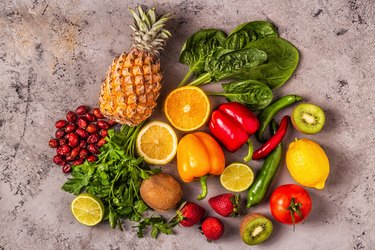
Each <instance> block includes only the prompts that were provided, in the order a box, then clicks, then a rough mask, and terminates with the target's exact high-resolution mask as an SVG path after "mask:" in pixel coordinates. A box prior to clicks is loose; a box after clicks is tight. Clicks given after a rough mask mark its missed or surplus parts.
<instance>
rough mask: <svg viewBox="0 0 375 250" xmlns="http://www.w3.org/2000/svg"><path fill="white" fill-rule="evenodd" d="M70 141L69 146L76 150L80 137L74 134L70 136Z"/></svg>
mask: <svg viewBox="0 0 375 250" xmlns="http://www.w3.org/2000/svg"><path fill="white" fill-rule="evenodd" d="M68 141H69V146H71V147H72V148H74V147H75V146H77V145H78V143H79V138H78V135H77V134H74V133H72V134H70V135H69V136H68Z"/></svg>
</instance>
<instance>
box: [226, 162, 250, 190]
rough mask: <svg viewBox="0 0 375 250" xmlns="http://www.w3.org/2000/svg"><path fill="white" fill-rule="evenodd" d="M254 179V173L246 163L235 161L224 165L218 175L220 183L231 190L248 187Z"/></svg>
mask: <svg viewBox="0 0 375 250" xmlns="http://www.w3.org/2000/svg"><path fill="white" fill-rule="evenodd" d="M253 181H254V173H253V171H252V170H251V168H250V167H249V166H247V165H246V164H243V163H240V162H235V163H232V164H230V165H229V166H228V167H226V168H225V169H224V171H223V173H222V174H221V175H220V183H221V185H222V186H223V187H224V188H225V189H227V190H229V191H232V192H242V191H245V190H246V189H248V188H249V187H250V186H251V184H252V183H253Z"/></svg>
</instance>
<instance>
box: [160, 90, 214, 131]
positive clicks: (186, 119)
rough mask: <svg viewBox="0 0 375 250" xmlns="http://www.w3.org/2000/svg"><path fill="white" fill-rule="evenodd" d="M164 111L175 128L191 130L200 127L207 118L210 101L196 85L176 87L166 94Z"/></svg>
mask: <svg viewBox="0 0 375 250" xmlns="http://www.w3.org/2000/svg"><path fill="white" fill-rule="evenodd" d="M164 113H165V115H166V117H167V119H168V120H169V121H170V123H172V125H173V126H174V127H175V128H177V129H179V130H181V131H192V130H195V129H198V128H200V127H202V126H203V125H204V124H205V123H206V121H207V120H208V117H209V115H210V101H209V99H208V97H207V95H206V94H205V93H204V92H203V90H202V89H200V88H198V87H194V86H185V87H181V88H177V89H175V90H173V91H172V92H171V93H169V95H168V96H167V98H166V100H165V103H164Z"/></svg>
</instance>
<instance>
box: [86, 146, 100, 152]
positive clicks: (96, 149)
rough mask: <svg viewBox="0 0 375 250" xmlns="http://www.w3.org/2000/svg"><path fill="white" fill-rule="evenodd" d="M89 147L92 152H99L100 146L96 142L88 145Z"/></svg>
mask: <svg viewBox="0 0 375 250" xmlns="http://www.w3.org/2000/svg"><path fill="white" fill-rule="evenodd" d="M87 149H88V150H89V151H90V153H92V154H99V153H100V151H99V148H98V146H97V145H96V144H89V145H87Z"/></svg>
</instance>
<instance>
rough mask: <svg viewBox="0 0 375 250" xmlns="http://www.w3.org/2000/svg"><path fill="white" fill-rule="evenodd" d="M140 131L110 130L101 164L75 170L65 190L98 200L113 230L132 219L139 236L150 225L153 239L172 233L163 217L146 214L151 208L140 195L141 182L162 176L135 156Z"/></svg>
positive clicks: (133, 128)
mask: <svg viewBox="0 0 375 250" xmlns="http://www.w3.org/2000/svg"><path fill="white" fill-rule="evenodd" d="M139 129H140V126H138V127H129V126H126V125H123V126H122V127H121V129H120V130H119V131H114V130H109V131H108V137H107V138H106V139H107V141H108V142H107V144H105V145H104V146H103V147H102V148H101V153H100V155H99V157H98V161H96V162H93V163H89V162H87V161H86V162H85V163H84V164H82V165H79V166H75V167H73V172H72V175H71V178H70V179H69V180H68V181H67V182H66V183H65V184H64V185H63V186H62V189H63V190H64V191H67V192H70V193H73V194H75V195H77V194H79V193H80V192H82V191H84V190H85V191H86V192H88V193H90V194H93V195H95V196H97V197H99V198H100V199H101V200H102V202H103V204H104V206H105V210H106V216H105V219H107V220H109V223H110V225H111V227H112V228H116V227H119V228H120V229H121V230H122V222H123V220H130V221H133V222H136V223H137V225H136V226H135V227H137V228H138V236H139V237H142V236H143V234H144V230H145V228H147V227H148V226H151V235H152V237H156V236H157V235H158V234H159V233H160V232H161V233H165V234H171V233H172V230H171V228H170V226H169V224H168V223H166V222H165V221H164V219H163V218H162V217H161V216H160V215H152V216H151V217H145V216H144V215H143V213H144V212H145V211H146V210H148V207H147V205H146V204H145V203H144V202H143V200H142V198H141V196H140V193H139V188H140V185H141V183H142V180H144V179H146V178H148V177H149V176H150V175H153V174H156V173H159V172H160V169H150V168H148V167H147V165H146V164H145V162H144V161H143V158H136V157H135V154H134V148H135V140H136V138H137V135H138V132H139Z"/></svg>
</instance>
